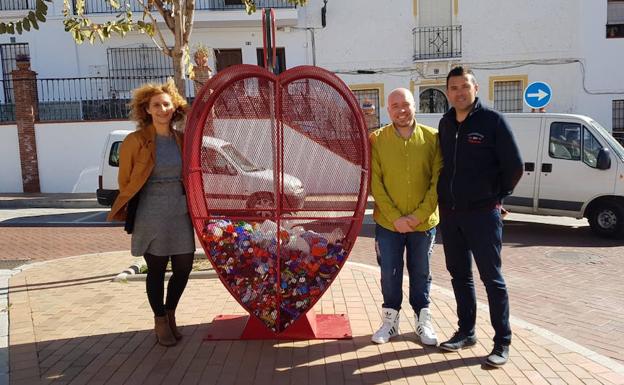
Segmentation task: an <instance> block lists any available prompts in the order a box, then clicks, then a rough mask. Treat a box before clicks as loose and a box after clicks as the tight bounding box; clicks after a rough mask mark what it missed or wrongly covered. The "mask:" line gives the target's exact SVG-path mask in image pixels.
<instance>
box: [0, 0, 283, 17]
mask: <svg viewBox="0 0 624 385" xmlns="http://www.w3.org/2000/svg"><path fill="white" fill-rule="evenodd" d="M2 1H5V0H2ZM7 1H9V2H11V1H15V2H19V1H33V2H34V0H7ZM147 2H148V1H147V0H145V3H147ZM73 4H74V9H76V0H73ZM120 4H121V8H120V9H125V8H126V7H129V8H130V9H131V10H132V11H133V12H141V11H143V6H142V5H141V3H140V2H139V1H137V0H125V1H121V2H120ZM170 5H171V3H170V2H165V6H170ZM256 7H257V9H261V8H276V9H283V8H284V9H294V8H295V6H294V5H293V4H291V3H289V2H288V1H286V0H257V1H256ZM0 9H1V8H0ZM120 9H114V8H113V7H111V5H110V3H109V2H108V1H107V0H85V6H84V13H85V14H98V13H117V12H119V10H120ZM195 10H196V11H244V10H245V5H244V3H243V2H242V0H195Z"/></svg>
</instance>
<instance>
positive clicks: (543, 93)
mask: <svg viewBox="0 0 624 385" xmlns="http://www.w3.org/2000/svg"><path fill="white" fill-rule="evenodd" d="M551 97H552V89H551V88H550V86H549V85H548V83H544V82H533V83H531V84H529V85H528V86H527V88H526V89H525V90H524V102H525V103H526V105H527V106H529V107H531V108H542V107H546V105H548V103H550V99H551Z"/></svg>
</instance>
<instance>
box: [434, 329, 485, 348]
mask: <svg viewBox="0 0 624 385" xmlns="http://www.w3.org/2000/svg"><path fill="white" fill-rule="evenodd" d="M476 344H477V336H475V335H474V334H473V335H469V336H467V335H465V334H464V333H460V332H455V334H453V337H451V339H450V340H448V341H446V342H442V343H441V344H440V349H442V350H446V351H447V352H456V351H458V350H460V349H464V348H467V347H470V346H474V345H476Z"/></svg>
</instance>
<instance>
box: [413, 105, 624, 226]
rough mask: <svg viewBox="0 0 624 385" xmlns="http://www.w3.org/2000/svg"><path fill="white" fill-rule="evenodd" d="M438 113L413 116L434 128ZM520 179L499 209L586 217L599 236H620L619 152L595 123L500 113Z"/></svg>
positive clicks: (622, 169) (623, 154) (623, 220)
mask: <svg viewBox="0 0 624 385" xmlns="http://www.w3.org/2000/svg"><path fill="white" fill-rule="evenodd" d="M441 117H442V114H417V115H416V119H417V121H418V122H419V123H422V124H425V125H428V126H432V127H437V126H438V123H439V122H440V118H441ZM505 117H506V118H507V120H508V121H509V124H510V125H511V128H512V130H513V133H514V136H515V137H516V141H517V142H518V146H519V147H520V152H521V154H522V159H523V161H524V175H523V176H522V178H521V179H520V182H519V183H518V185H517V186H516V188H515V190H514V193H513V195H512V196H510V197H508V198H506V199H505V207H507V208H509V209H510V210H511V211H515V212H519V213H527V214H540V215H559V216H568V217H574V218H579V219H580V218H583V217H585V218H587V219H588V220H589V224H590V226H591V229H592V230H593V231H594V232H595V233H596V234H599V235H602V236H609V237H624V148H623V147H622V145H620V143H618V142H617V141H616V140H615V139H614V138H613V136H611V134H610V133H609V132H608V131H607V130H606V129H604V128H603V127H602V126H601V125H600V124H599V123H597V122H596V121H595V120H593V119H591V118H589V117H587V116H582V115H570V114H554V113H517V114H516V113H514V114H505Z"/></svg>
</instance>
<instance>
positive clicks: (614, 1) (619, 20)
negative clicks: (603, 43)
mask: <svg viewBox="0 0 624 385" xmlns="http://www.w3.org/2000/svg"><path fill="white" fill-rule="evenodd" d="M622 37H624V0H608V1H607V39H613V38H622Z"/></svg>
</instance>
